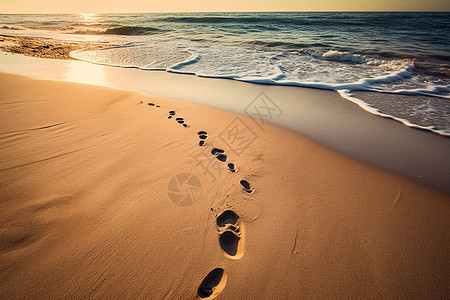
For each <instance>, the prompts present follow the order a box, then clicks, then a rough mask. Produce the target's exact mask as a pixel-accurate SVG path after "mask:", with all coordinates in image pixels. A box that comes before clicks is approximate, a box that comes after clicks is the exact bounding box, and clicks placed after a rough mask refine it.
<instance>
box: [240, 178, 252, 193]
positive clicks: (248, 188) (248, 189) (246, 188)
mask: <svg viewBox="0 0 450 300" xmlns="http://www.w3.org/2000/svg"><path fill="white" fill-rule="evenodd" d="M240 183H241V185H242V188H243V189H244V191H246V192H247V193H249V194H251V193H253V191H254V188H253V187H252V186H251V185H250V183H248V181H247V180H241V182H240Z"/></svg>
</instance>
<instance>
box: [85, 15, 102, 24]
mask: <svg viewBox="0 0 450 300" xmlns="http://www.w3.org/2000/svg"><path fill="white" fill-rule="evenodd" d="M102 21H103V19H102V17H101V16H99V15H98V14H80V23H81V24H83V25H86V26H90V25H98V24H100V23H102Z"/></svg>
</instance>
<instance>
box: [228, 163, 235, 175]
mask: <svg viewBox="0 0 450 300" xmlns="http://www.w3.org/2000/svg"><path fill="white" fill-rule="evenodd" d="M228 170H229V171H230V172H231V173H234V172H236V171H237V169H236V166H235V165H234V163H231V162H230V163H228Z"/></svg>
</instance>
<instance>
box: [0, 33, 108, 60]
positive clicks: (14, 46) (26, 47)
mask: <svg viewBox="0 0 450 300" xmlns="http://www.w3.org/2000/svg"><path fill="white" fill-rule="evenodd" d="M111 46H113V45H109V44H108V45H106V44H104V43H95V42H86V41H63V40H56V39H51V38H42V37H28V36H10V35H0V51H3V52H8V53H13V54H21V55H25V56H29V57H37V58H44V59H66V60H73V59H74V58H72V57H71V56H70V52H72V51H74V50H89V49H94V48H95V49H102V48H105V47H111Z"/></svg>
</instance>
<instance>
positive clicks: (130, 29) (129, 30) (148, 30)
mask: <svg viewBox="0 0 450 300" xmlns="http://www.w3.org/2000/svg"><path fill="white" fill-rule="evenodd" d="M162 31H166V30H162V29H160V28H154V27H142V26H120V27H112V28H108V29H106V30H105V31H104V32H103V33H104V34H116V35H149V34H155V33H160V32H162Z"/></svg>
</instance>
